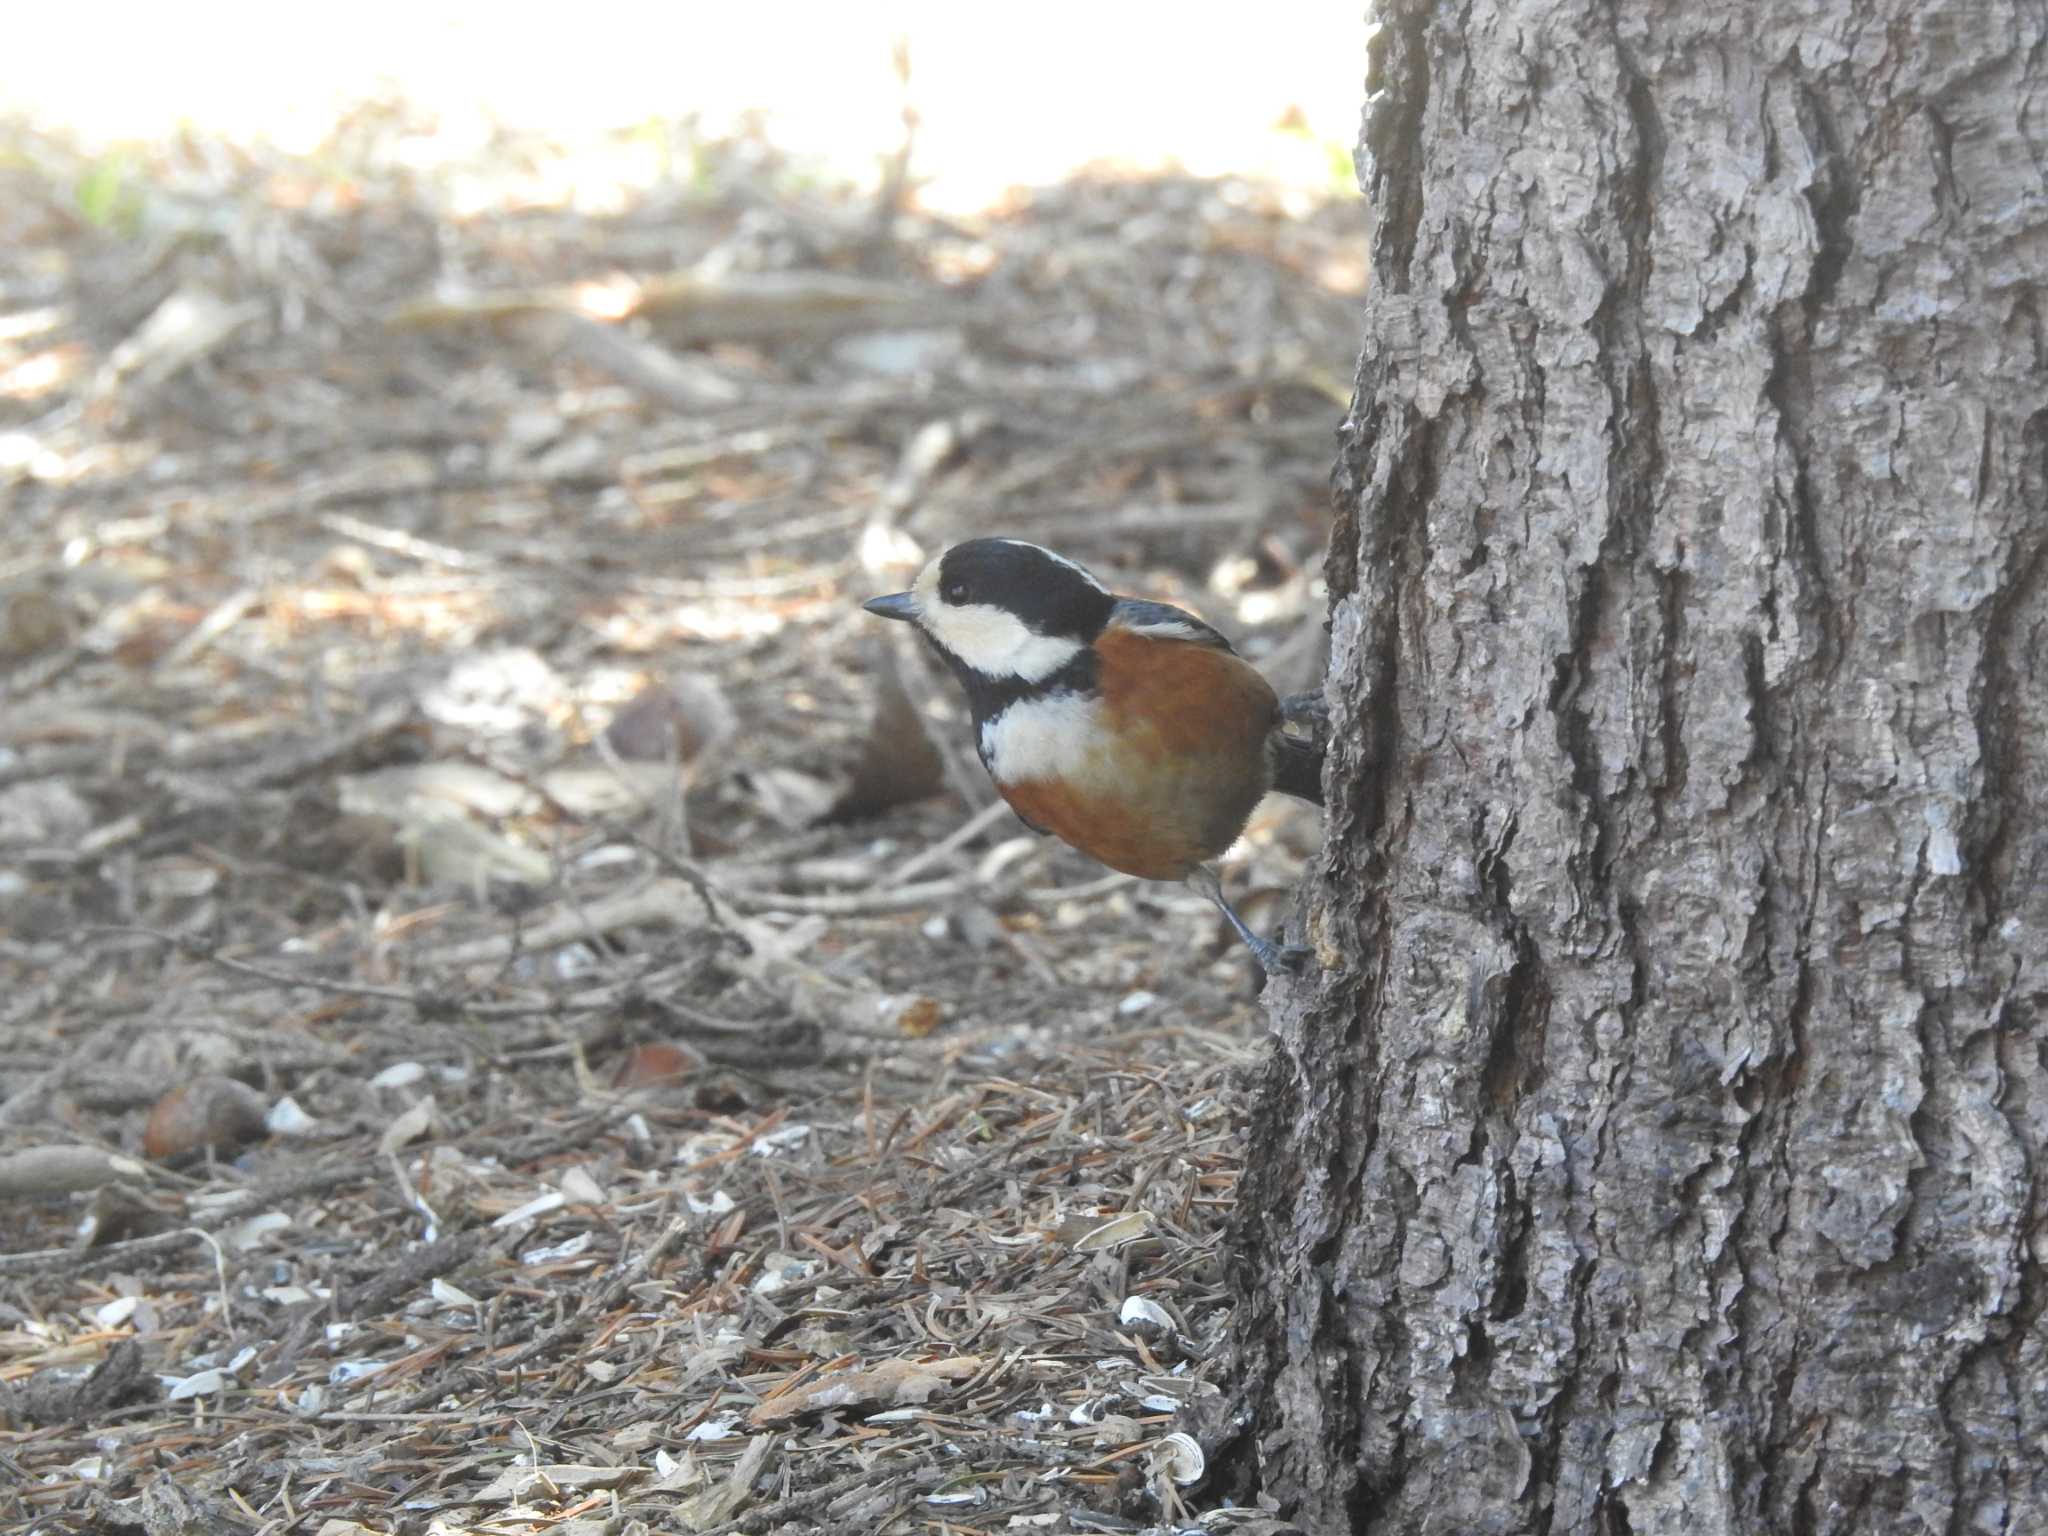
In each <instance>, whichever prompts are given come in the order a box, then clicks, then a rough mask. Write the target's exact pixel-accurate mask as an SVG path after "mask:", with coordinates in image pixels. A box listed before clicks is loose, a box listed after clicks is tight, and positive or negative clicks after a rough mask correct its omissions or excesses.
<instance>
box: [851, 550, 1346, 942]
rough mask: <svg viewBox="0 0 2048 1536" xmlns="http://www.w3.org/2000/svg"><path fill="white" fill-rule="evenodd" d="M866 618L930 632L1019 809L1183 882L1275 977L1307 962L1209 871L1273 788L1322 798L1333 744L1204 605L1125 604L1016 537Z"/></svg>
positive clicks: (1121, 864) (875, 607)
mask: <svg viewBox="0 0 2048 1536" xmlns="http://www.w3.org/2000/svg"><path fill="white" fill-rule="evenodd" d="M865 606H866V608H867V610H868V612H869V613H874V614H879V615H881V617H883V618H885V619H903V620H906V621H908V622H910V623H912V624H915V625H916V626H917V627H918V629H919V630H920V631H922V632H923V634H924V637H925V639H926V640H928V641H930V642H931V645H932V648H933V649H934V650H936V651H937V652H938V653H939V655H940V656H941V657H943V658H944V660H945V662H946V664H947V665H948V666H949V667H951V668H952V669H953V675H954V676H955V677H957V678H959V679H960V684H961V686H962V687H963V688H965V689H966V690H967V703H968V706H969V707H970V708H971V709H972V710H973V713H974V731H975V745H976V747H977V748H978V749H979V750H980V753H981V762H982V766H983V767H985V768H987V769H988V772H989V777H990V778H991V779H993V780H994V781H995V786H996V789H997V791H998V792H1000V793H1001V795H1002V797H1003V798H1004V799H1005V800H1007V801H1008V802H1009V803H1010V808H1011V809H1012V810H1014V811H1015V812H1016V813H1017V814H1018V815H1019V816H1020V817H1022V818H1023V820H1024V824H1025V825H1026V826H1028V827H1030V828H1031V829H1032V830H1033V831H1035V832H1040V833H1046V832H1050V833H1052V834H1053V835H1054V836H1056V837H1058V838H1059V839H1060V840H1061V841H1063V842H1066V843H1070V844H1072V845H1073V846H1074V847H1076V848H1078V849H1080V850H1081V851H1082V852H1083V853H1085V854H1088V855H1089V856H1090V857H1092V858H1096V859H1099V860H1101V861H1102V862H1103V863H1104V864H1107V865H1108V866H1109V867H1110V868H1111V869H1117V870H1122V871H1123V872H1124V873H1125V874H1130V875H1138V876H1141V877H1142V878H1144V879H1147V880H1180V881H1186V882H1187V883H1188V884H1189V885H1190V886H1191V887H1192V888H1193V889H1195V890H1198V891H1200V892H1201V893H1202V894H1203V895H1204V896H1206V897H1208V898H1209V900H1211V901H1213V902H1214V903H1215V904H1216V905H1217V906H1218V907H1219V908H1221V909H1222V912H1223V915H1224V917H1226V918H1227V919H1229V921H1230V926H1231V927H1232V928H1234V929H1236V930H1237V934H1238V937H1240V938H1241V939H1243V940H1244V941H1245V943H1246V944H1247V945H1249V946H1250V947H1251V951H1252V953H1253V954H1254V955H1255V956H1257V957H1258V960H1259V963H1260V964H1261V965H1262V966H1264V967H1265V968H1266V969H1267V970H1269V971H1270V970H1273V969H1275V968H1278V967H1288V968H1291V967H1292V966H1294V965H1296V964H1298V963H1299V962H1300V961H1301V959H1302V958H1303V957H1304V955H1305V953H1306V952H1305V951H1302V950H1296V949H1286V950H1283V949H1281V948H1280V947H1279V946H1277V945H1274V944H1272V943H1270V942H1268V941H1267V940H1265V939H1263V938H1261V937H1259V935H1257V934H1255V933H1253V932H1252V931H1251V929H1250V928H1248V927H1247V926H1246V925H1245V922H1244V919H1242V918H1241V917H1239V916H1238V915H1237V913H1236V912H1235V911H1234V910H1233V909H1232V908H1231V905H1230V903H1229V902H1228V901H1226V900H1224V898H1223V887H1222V884H1221V882H1220V881H1219V880H1218V879H1217V876H1216V871H1215V870H1214V869H1212V868H1210V867H1209V862H1208V861H1209V860H1211V859H1214V858H1215V857H1216V856H1217V855H1218V854H1220V853H1222V852H1223V850H1224V849H1226V848H1228V847H1229V846H1230V845H1231V844H1232V843H1233V842H1235V841H1236V840H1237V837H1238V834H1239V833H1241V832H1242V831H1244V825H1245V822H1246V821H1247V820H1249V819H1250V817H1251V813H1252V807H1254V806H1255V805H1257V804H1258V803H1259V799H1260V797H1261V796H1263V795H1264V794H1265V793H1266V791H1267V790H1269V789H1278V790H1282V791H1285V792H1286V793H1288V794H1292V795H1298V796H1300V797H1301V798H1302V799H1304V800H1312V801H1314V802H1315V803H1317V804H1318V805H1320V804H1321V803H1322V798H1323V795H1322V781H1321V776H1322V754H1321V752H1320V751H1318V750H1317V749H1316V748H1315V747H1314V746H1312V745H1311V744H1309V743H1307V742H1304V741H1302V740H1300V739H1298V738H1296V737H1293V736H1290V735H1288V734H1287V733H1286V732H1284V731H1283V730H1282V729H1281V719H1282V711H1281V705H1280V701H1279V700H1278V699H1277V698H1276V697H1275V696H1274V693H1273V689H1272V687H1271V685H1270V684H1268V683H1267V681H1266V680H1265V678H1264V677H1262V676H1261V675H1260V674H1259V672H1258V671H1257V670H1256V669H1255V668H1254V667H1253V666H1252V665H1251V664H1250V663H1249V662H1247V661H1245V660H1243V659H1242V658H1241V657H1239V656H1238V654H1237V653H1236V652H1235V651H1234V650H1232V649H1231V647H1230V642H1229V641H1228V640H1226V639H1224V638H1223V636H1221V635H1220V634H1218V633H1217V632H1216V631H1215V630H1213V629H1211V628H1210V627H1209V626H1208V625H1207V624H1204V623H1203V622H1202V621H1201V620H1200V619H1198V618H1196V617H1195V616H1194V615H1193V614H1190V613H1183V612H1182V611H1181V610H1180V609H1178V608H1170V607H1168V606H1167V605H1166V604H1164V603H1148V602H1143V601H1140V600H1139V599H1137V598H1130V597H1118V596H1116V595H1115V594H1114V593H1112V592H1111V591H1110V590H1109V589H1108V588H1107V587H1105V586H1103V584H1102V583H1101V582H1099V581H1097V580H1096V579H1095V578H1094V577H1093V576H1091V575H1090V574H1089V573H1088V572H1087V571H1085V570H1083V569H1082V568H1081V567H1080V566H1078V565H1076V564H1074V563H1073V561H1071V560H1067V559H1064V558H1062V557H1061V556H1059V555H1056V554H1054V553H1053V552H1052V551H1051V550H1049V549H1041V548H1039V547H1038V546H1037V545H1036V544H1026V543H1024V542H1022V541H1021V540H1017V539H971V540H969V541H968V542H967V543H965V544H956V545H954V546H953V547H952V548H951V549H949V550H947V551H946V552H945V553H944V554H942V555H940V556H939V557H938V558H937V559H935V560H933V561H932V562H931V563H930V564H929V565H927V566H926V567H925V568H924V570H923V571H922V572H921V573H919V575H918V578H917V583H916V585H915V586H913V587H912V588H911V589H910V590H909V591H908V592H896V593H892V594H891V595H890V596H887V597H877V598H874V599H872V600H870V601H869V602H868V603H867V604H866V605H865Z"/></svg>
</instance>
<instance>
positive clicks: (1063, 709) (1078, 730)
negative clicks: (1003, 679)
mask: <svg viewBox="0 0 2048 1536" xmlns="http://www.w3.org/2000/svg"><path fill="white" fill-rule="evenodd" d="M1095 709H1096V702H1095V700H1093V699H1090V698H1086V697H1084V696H1083V695H1081V694H1078V693H1056V694H1053V695H1052V696H1051V697H1049V698H1043V699H1019V700H1018V701H1017V702H1016V703H1014V704H1012V705H1011V706H1010V707H1009V708H1008V709H1006V710H1004V711H1003V712H1002V713H1001V714H1000V715H997V716H996V717H995V718H994V719H993V720H986V721H983V722H982V727H981V760H982V761H983V762H984V763H986V764H987V765H988V771H989V772H990V774H992V775H993V776H994V777H995V778H997V779H999V780H1001V781H1002V782H1004V783H1006V784H1023V783H1027V782H1029V781H1030V780H1033V779H1071V778H1073V777H1074V776H1075V775H1077V774H1079V773H1081V772H1082V771H1083V770H1084V769H1085V767H1086V765H1087V761H1088V758H1089V755H1090V751H1091V747H1092V745H1093V743H1094V742H1095V740H1096V735H1095Z"/></svg>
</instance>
